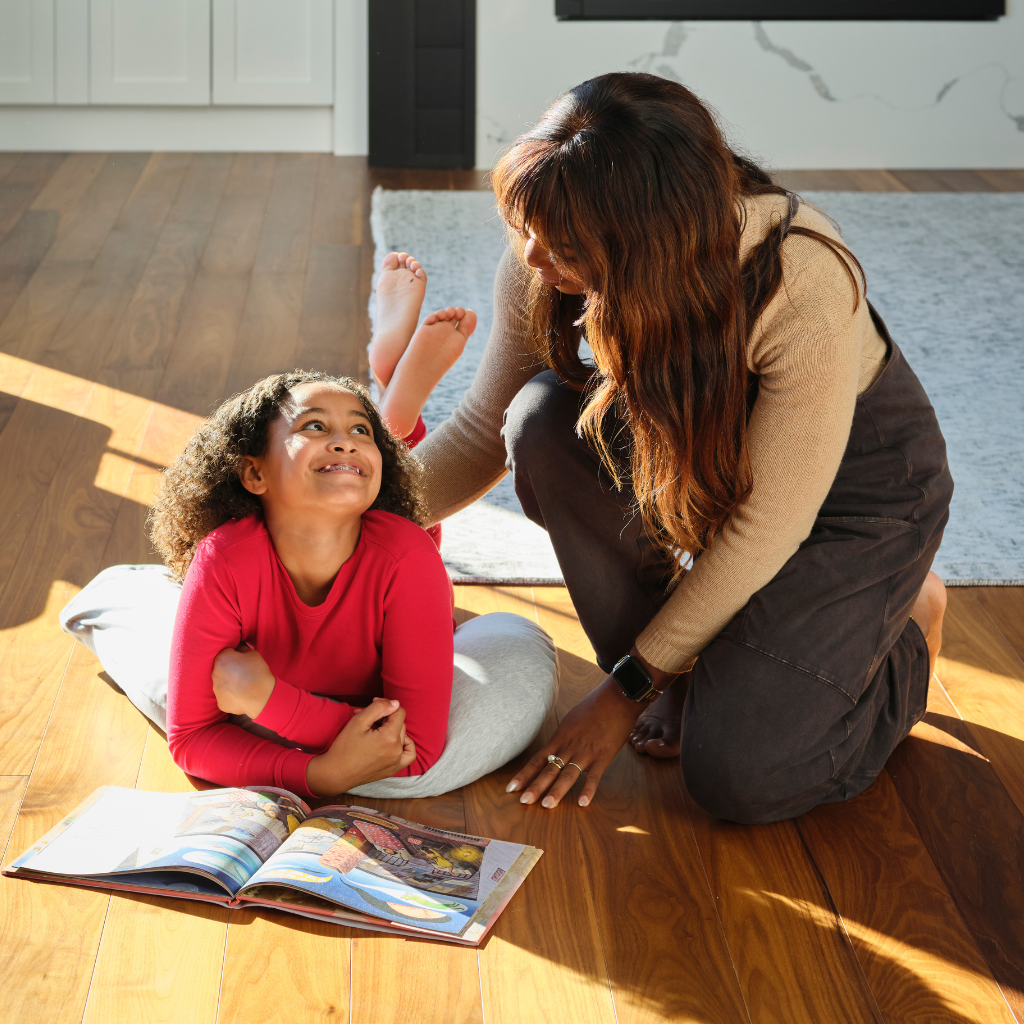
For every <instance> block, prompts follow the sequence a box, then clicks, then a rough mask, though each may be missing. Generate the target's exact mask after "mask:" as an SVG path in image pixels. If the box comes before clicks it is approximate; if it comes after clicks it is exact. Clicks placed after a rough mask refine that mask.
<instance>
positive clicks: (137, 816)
mask: <svg viewBox="0 0 1024 1024" xmlns="http://www.w3.org/2000/svg"><path fill="white" fill-rule="evenodd" d="M188 796H189V794H188V793H144V792H142V791H140V790H135V789H122V788H120V787H118V786H111V787H110V788H109V789H108V790H107V791H106V792H105V793H104V794H103V796H101V797H100V798H99V800H97V801H96V802H95V803H94V804H92V805H91V806H90V807H88V808H86V810H85V811H84V812H83V813H82V814H81V815H80V816H79V817H78V818H76V819H75V820H74V821H73V822H72V823H71V824H70V825H69V826H68V827H67V828H66V829H65V830H64V831H63V832H62V833H61V834H60V835H59V836H57V838H56V839H55V840H54V841H53V842H52V843H50V844H49V845H48V846H46V847H44V848H43V849H42V850H41V851H40V852H39V853H37V854H36V855H35V856H34V857H33V858H31V860H30V861H29V862H28V863H27V865H26V866H29V867H31V868H32V870H33V871H47V872H50V873H52V874H58V875H100V874H105V873H107V872H108V871H116V870H117V869H118V867H119V866H120V865H121V864H123V863H125V862H127V861H130V862H131V863H132V865H133V866H134V863H135V858H136V856H137V853H138V850H139V848H140V847H145V848H149V847H152V846H159V845H161V844H163V843H165V842H167V841H168V840H170V839H171V838H172V837H173V835H174V826H175V825H176V824H177V821H178V819H179V817H180V816H181V809H182V808H183V807H184V805H185V801H186V800H187V799H188ZM19 866H21V864H20V863H19Z"/></svg>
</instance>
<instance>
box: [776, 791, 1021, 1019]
mask: <svg viewBox="0 0 1024 1024" xmlns="http://www.w3.org/2000/svg"><path fill="white" fill-rule="evenodd" d="M796 826H797V830H798V831H799V833H800V835H801V837H802V838H803V840H804V843H805V844H806V846H807V848H808V850H809V851H810V853H811V856H812V858H813V859H814V863H815V864H816V865H817V867H818V870H819V871H820V872H821V875H822V877H823V878H824V880H825V884H826V885H827V886H828V890H829V892H830V894H831V895H832V898H833V899H834V900H835V904H836V907H837V909H838V910H839V913H840V915H841V916H842V919H843V925H844V927H845V928H846V931H847V933H848V934H849V936H850V939H851V941H852V942H853V945H854V948H855V949H856V951H857V956H858V959H859V960H860V962H861V965H862V966H863V968H864V973H865V976H866V977H867V980H868V984H869V985H870V987H871V991H872V992H873V993H874V996H875V999H876V1000H877V1002H878V1005H879V1008H880V1009H881V1011H882V1015H883V1016H884V1018H885V1020H887V1021H907V1022H910V1021H919V1022H921V1024H930V1022H932V1021H939V1020H941V1021H949V1022H956V1024H971V1022H973V1021H978V1020H983V1021H986V1022H989V1021H991V1022H992V1024H996V1022H1001V1024H1014V1018H1013V1015H1012V1014H1011V1013H1010V1010H1009V1008H1008V1007H1007V1005H1006V1001H1005V1000H1004V999H1003V995H1002V993H1001V992H1000V990H999V987H998V986H997V985H996V983H995V981H994V980H993V978H992V975H991V972H990V971H989V970H988V967H987V965H986V964H985V960H984V958H983V957H982V955H981V953H980V952H979V951H978V948H977V946H976V945H975V943H974V940H973V938H972V937H971V934H970V932H969V931H968V930H967V927H966V926H965V925H964V923H963V921H962V919H961V918H960V915H959V913H958V912H957V909H956V905H955V903H954V902H953V899H952V898H951V897H950V895H949V893H948V892H947V891H946V887H945V885H944V884H943V881H942V877H941V876H940V875H939V872H938V871H937V870H936V868H935V865H934V864H933V863H932V860H931V857H930V856H929V855H928V851H927V850H926V849H925V847H924V844H923V843H922V842H921V837H920V836H919V835H918V833H917V830H916V829H915V828H914V825H913V822H912V821H911V819H910V816H909V815H908V814H907V811H906V808H905V807H903V806H902V804H901V803H900V800H899V797H898V795H897V793H896V790H895V788H894V787H893V784H892V780H891V779H890V778H889V776H888V775H887V774H886V773H885V772H883V773H882V774H881V775H880V776H879V778H878V780H877V781H876V782H875V783H874V785H872V786H871V787H870V788H869V789H868V790H867V791H866V792H864V793H862V794H861V795H860V796H858V797H856V798H855V799H854V800H851V801H848V802H846V803H842V804H824V805H821V806H819V807H816V808H815V809H814V810H813V811H811V812H809V813H808V814H804V815H802V816H801V817H800V818H798V819H797V820H796Z"/></svg>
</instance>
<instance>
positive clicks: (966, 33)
mask: <svg viewBox="0 0 1024 1024" xmlns="http://www.w3.org/2000/svg"><path fill="white" fill-rule="evenodd" d="M477 2H478V7H477V165H478V166H479V167H490V166H491V165H492V163H493V161H494V157H495V155H496V154H497V153H498V152H500V150H501V149H502V148H503V147H504V146H506V145H507V144H508V143H509V142H511V141H512V139H513V138H514V137H515V136H516V135H517V134H519V133H520V132H522V131H524V130H525V129H526V127H527V126H528V125H529V124H530V123H531V122H534V121H536V119H537V118H538V117H539V115H540V114H541V112H542V111H543V110H544V109H545V107H546V106H547V105H548V104H549V103H550V102H551V100H552V99H554V98H555V97H556V96H557V95H558V94H559V93H560V92H562V91H564V90H565V89H568V88H570V87H572V86H573V85H576V84H577V83H579V82H581V81H584V80H585V79H587V78H590V77H593V76H594V75H599V74H603V73H605V72H608V71H650V72H652V73H654V74H659V75H664V76H666V77H669V78H675V79H677V80H679V81H681V82H683V83H684V84H685V85H686V86H688V87H689V88H691V89H693V90H694V91H695V92H696V93H697V94H698V95H700V96H701V97H702V98H703V99H704V100H706V101H707V102H708V103H710V104H711V105H712V106H713V107H714V108H716V109H717V111H718V112H719V115H720V116H721V118H722V120H723V123H724V125H725V127H726V130H727V132H728V134H729V137H730V140H731V142H732V143H733V145H735V146H738V147H739V148H741V149H743V150H745V151H746V152H748V153H750V154H751V155H753V156H755V157H757V158H758V159H760V160H762V161H764V162H765V163H767V164H768V165H769V166H772V167H776V168H810V167H820V168H828V167H846V168H855V167H893V168H900V167H902V168H912V167H935V168H938V167H1024V0H1008V4H1007V9H1008V11H1009V14H1008V15H1007V17H1005V18H1002V19H1000V20H999V21H996V22H792V21H791V22H785V21H776V22H763V23H754V22H749V21H747V22H743V21H733V22H728V21H718V22H710V21H693V22H674V23H673V22H656V21H632V22H630V21H624V22H564V21H563V22H559V21H556V20H555V15H554V0H477Z"/></svg>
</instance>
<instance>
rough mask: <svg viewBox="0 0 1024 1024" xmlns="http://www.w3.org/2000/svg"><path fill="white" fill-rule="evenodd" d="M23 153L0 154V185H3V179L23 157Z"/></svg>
mask: <svg viewBox="0 0 1024 1024" xmlns="http://www.w3.org/2000/svg"><path fill="white" fill-rule="evenodd" d="M24 155H25V154H24V153H14V152H11V153H0V184H2V183H3V180H4V178H6V177H7V175H8V174H10V173H11V171H12V170H13V169H14V167H15V166H17V163H18V161H19V160H20V159H21V158H22V157H23V156H24Z"/></svg>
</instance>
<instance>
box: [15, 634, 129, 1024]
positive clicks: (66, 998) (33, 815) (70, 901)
mask: <svg viewBox="0 0 1024 1024" xmlns="http://www.w3.org/2000/svg"><path fill="white" fill-rule="evenodd" d="M64 640H66V641H68V642H69V643H70V644H71V645H73V646H74V652H73V653H72V655H71V660H70V663H68V668H67V674H66V675H65V676H64V679H63V682H62V683H61V686H60V692H59V694H58V696H57V700H56V703H55V704H53V715H52V717H51V718H50V721H49V724H48V726H47V729H46V736H45V737H44V740H43V744H42V747H41V749H40V751H39V758H38V760H37V761H36V763H35V766H34V768H33V770H32V777H31V781H30V782H29V785H28V789H27V791H26V794H25V800H24V803H23V805H22V809H21V812H20V814H19V815H18V819H17V822H16V824H15V827H14V832H13V834H12V836H11V840H10V843H9V844H8V848H7V850H8V855H7V859H8V860H10V859H11V858H13V857H14V856H17V855H18V854H21V853H23V852H24V851H25V850H26V849H27V848H28V847H29V846H31V845H32V843H34V842H35V841H36V840H37V839H39V837H40V836H42V835H44V834H45V833H46V832H47V831H49V830H50V829H51V828H53V826H54V825H56V824H57V822H58V821H59V820H60V819H61V818H62V817H63V816H64V815H65V814H67V813H68V812H70V811H72V810H73V809H74V808H75V807H77V806H78V804H80V803H81V802H82V801H83V800H85V798H86V797H88V796H89V795H90V794H91V793H92V792H93V791H94V790H95V789H96V788H97V787H98V786H103V785H113V786H126V787H131V786H134V785H135V779H136V777H137V775H138V772H139V763H140V761H141V759H142V752H143V747H144V746H145V741H146V730H147V725H146V721H145V719H144V718H143V717H142V716H141V715H140V714H139V713H138V711H136V710H135V708H133V707H132V706H131V704H130V703H129V702H128V700H127V699H126V698H125V697H124V696H122V695H121V694H119V693H118V692H116V691H115V690H114V689H113V687H111V686H110V685H109V684H108V683H106V682H105V681H104V680H103V678H102V677H101V676H100V664H99V662H97V661H96V659H95V658H94V657H93V656H92V655H91V654H90V653H89V652H88V651H87V650H86V649H85V648H84V647H82V646H81V645H80V644H76V643H75V642H74V641H73V640H71V639H70V637H64ZM65 662H67V654H66V653H65ZM51 703H52V701H51ZM0 893H2V897H0V945H2V946H3V948H4V949H5V951H6V952H7V955H6V957H5V969H6V970H7V972H8V978H9V979H17V982H16V983H14V984H9V985H8V988H7V992H6V996H5V1007H6V1012H7V1013H8V1014H9V1015H10V1019H11V1020H17V1021H19V1022H25V1024H28V1022H35V1021H38V1022H40V1024H43V1022H45V1024H54V1022H62V1024H63V1022H68V1024H78V1022H80V1021H81V1019H82V1013H83V1010H84V1008H85V1003H86V996H87V994H88V992H89V984H90V980H91V978H92V973H93V965H94V963H95V959H96V951H97V949H98V948H99V943H100V935H101V932H102V930H103V923H104V918H105V916H106V912H107V905H108V902H109V900H110V896H109V894H107V893H103V892H93V891H90V890H87V889H76V888H72V887H69V886H62V885H48V884H43V883H39V882H28V881H25V880H23V879H11V878H2V879H0Z"/></svg>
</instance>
